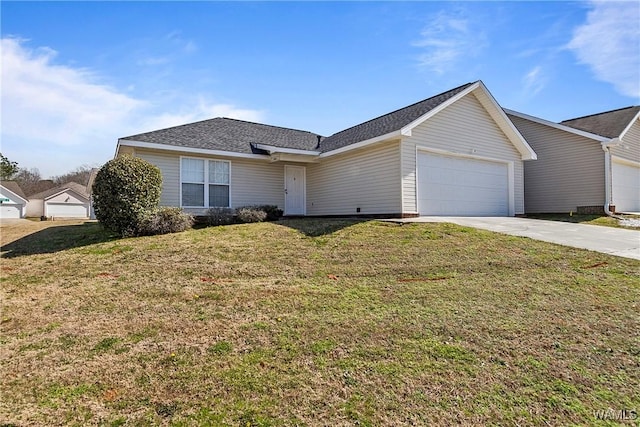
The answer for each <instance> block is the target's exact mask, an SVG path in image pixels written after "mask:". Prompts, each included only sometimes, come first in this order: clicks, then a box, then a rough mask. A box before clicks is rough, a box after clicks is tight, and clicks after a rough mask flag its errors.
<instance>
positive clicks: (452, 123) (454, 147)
mask: <svg viewBox="0 0 640 427" xmlns="http://www.w3.org/2000/svg"><path fill="white" fill-rule="evenodd" d="M418 147H424V148H432V149H437V150H443V151H447V152H450V153H455V154H460V155H465V156H470V155H472V156H477V157H481V158H486V159H495V160H500V161H506V162H513V165H514V173H513V175H514V210H515V212H514V213H515V214H522V213H524V176H523V175H524V169H523V161H522V155H521V154H520V152H519V151H518V150H517V149H516V148H515V147H514V145H513V144H512V143H511V141H510V140H509V138H507V136H506V135H505V134H504V132H502V130H501V129H500V128H499V127H498V125H497V124H496V123H495V121H494V120H493V118H492V117H491V116H490V115H489V113H487V111H486V110H485V108H484V107H483V106H482V104H480V102H479V101H478V99H477V98H476V97H475V95H473V94H469V95H467V96H465V97H464V98H462V99H460V100H458V101H457V102H455V103H454V104H452V105H450V106H449V107H447V108H445V109H444V110H442V111H440V112H439V113H437V114H436V115H435V116H433V117H431V118H429V119H428V120H427V121H426V122H424V123H422V124H421V125H419V126H417V127H416V128H414V129H413V131H412V135H411V136H410V137H407V138H405V139H403V140H402V144H401V151H402V154H401V160H402V195H403V197H402V205H403V210H404V212H405V213H414V212H417V211H418V206H417V200H416V198H417V196H416V149H417V148H418ZM534 151H535V148H534Z"/></svg>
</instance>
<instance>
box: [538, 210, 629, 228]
mask: <svg viewBox="0 0 640 427" xmlns="http://www.w3.org/2000/svg"><path fill="white" fill-rule="evenodd" d="M617 216H619V217H622V218H629V219H638V218H639V217H638V216H636V215H617ZM527 218H533V219H544V220H547V221H561V222H571V223H574V224H591V225H601V226H605V227H614V228H627V229H630V230H638V229H640V227H631V226H626V225H623V224H621V223H620V221H619V220H618V219H616V218H613V217H610V216H606V215H578V214H574V213H567V214H527Z"/></svg>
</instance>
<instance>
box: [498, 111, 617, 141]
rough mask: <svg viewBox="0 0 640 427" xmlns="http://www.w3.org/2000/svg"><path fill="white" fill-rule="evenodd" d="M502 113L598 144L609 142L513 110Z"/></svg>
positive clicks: (599, 136)
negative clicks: (591, 140)
mask: <svg viewBox="0 0 640 427" xmlns="http://www.w3.org/2000/svg"><path fill="white" fill-rule="evenodd" d="M504 111H505V112H506V113H507V114H509V115H512V116H516V117H519V118H521V119H524V120H529V121H530V122H534V123H538V124H541V125H545V126H549V127H551V128H554V129H558V130H562V131H565V132H569V133H573V134H575V135H579V136H583V137H585V138H589V139H593V140H594V141H598V142H608V141H610V140H611V138H607V137H604V136H601V135H596V134H595V133H591V132H585V131H582V130H580V129H576V128H572V127H570V126H566V125H563V124H560V123H554V122H551V121H549V120H545V119H541V118H540V117H535V116H531V115H529V114H524V113H520V112H519V111H514V110H509V109H507V108H505V109H504Z"/></svg>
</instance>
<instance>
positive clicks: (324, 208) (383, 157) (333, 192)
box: [307, 141, 402, 215]
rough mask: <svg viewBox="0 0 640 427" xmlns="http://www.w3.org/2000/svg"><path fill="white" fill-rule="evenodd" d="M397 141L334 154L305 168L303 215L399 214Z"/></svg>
mask: <svg viewBox="0 0 640 427" xmlns="http://www.w3.org/2000/svg"><path fill="white" fill-rule="evenodd" d="M400 182H401V180H400V150H399V142H398V141H388V142H382V143H379V144H377V145H375V146H369V147H366V148H363V149H358V150H354V151H352V152H347V153H344V154H336V155H335V156H330V157H326V158H323V159H322V160H321V161H320V162H319V163H314V164H309V165H307V215H356V214H357V211H356V209H357V208H360V212H359V213H360V214H362V215H368V214H399V213H401V212H402V205H401V196H400Z"/></svg>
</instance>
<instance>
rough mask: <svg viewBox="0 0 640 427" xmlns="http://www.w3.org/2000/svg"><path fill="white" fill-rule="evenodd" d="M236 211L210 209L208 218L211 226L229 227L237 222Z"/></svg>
mask: <svg viewBox="0 0 640 427" xmlns="http://www.w3.org/2000/svg"><path fill="white" fill-rule="evenodd" d="M235 216H236V211H235V210H234V209H231V208H210V209H208V210H207V213H206V217H207V223H208V224H209V225H229V224H233V223H234V222H235Z"/></svg>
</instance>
